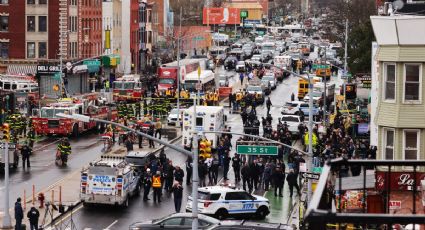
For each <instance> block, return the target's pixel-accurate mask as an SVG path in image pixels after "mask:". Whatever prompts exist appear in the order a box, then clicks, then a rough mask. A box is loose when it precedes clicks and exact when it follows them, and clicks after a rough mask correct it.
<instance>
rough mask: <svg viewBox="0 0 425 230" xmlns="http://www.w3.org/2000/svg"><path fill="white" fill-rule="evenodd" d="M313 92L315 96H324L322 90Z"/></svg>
mask: <svg viewBox="0 0 425 230" xmlns="http://www.w3.org/2000/svg"><path fill="white" fill-rule="evenodd" d="M311 94H312V95H313V97H321V96H322V92H317V91H316V92H315V91H313V92H311ZM307 95H308V94H307Z"/></svg>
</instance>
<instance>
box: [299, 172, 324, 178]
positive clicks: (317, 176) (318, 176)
mask: <svg viewBox="0 0 425 230" xmlns="http://www.w3.org/2000/svg"><path fill="white" fill-rule="evenodd" d="M303 177H304V178H305V179H313V180H318V179H319V178H320V174H316V173H310V172H305V173H303Z"/></svg>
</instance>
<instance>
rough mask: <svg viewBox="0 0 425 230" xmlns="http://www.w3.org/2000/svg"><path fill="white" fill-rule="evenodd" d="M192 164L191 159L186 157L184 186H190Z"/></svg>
mask: <svg viewBox="0 0 425 230" xmlns="http://www.w3.org/2000/svg"><path fill="white" fill-rule="evenodd" d="M192 162H193V160H192V157H191V156H188V157H187V160H186V185H190V179H191V178H192V167H193V163H192Z"/></svg>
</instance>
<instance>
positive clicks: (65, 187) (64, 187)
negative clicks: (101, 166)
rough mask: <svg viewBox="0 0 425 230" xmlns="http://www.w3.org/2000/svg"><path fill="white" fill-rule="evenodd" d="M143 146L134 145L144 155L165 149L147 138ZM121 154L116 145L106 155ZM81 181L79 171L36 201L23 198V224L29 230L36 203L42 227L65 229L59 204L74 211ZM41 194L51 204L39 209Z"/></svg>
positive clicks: (49, 189)
mask: <svg viewBox="0 0 425 230" xmlns="http://www.w3.org/2000/svg"><path fill="white" fill-rule="evenodd" d="M180 137H181V131H180V130H178V131H177V137H176V138H175V139H173V140H168V141H169V142H170V143H173V142H175V141H176V140H178V139H179V138H180ZM143 145H144V148H142V149H139V148H138V144H134V149H135V151H138V152H143V153H148V152H154V153H159V152H160V151H159V150H160V149H162V148H163V145H156V148H148V147H147V146H148V140H147V139H146V138H144V142H143ZM121 152H126V150H125V147H124V146H123V145H121V146H119V145H118V144H115V145H114V146H113V147H112V150H111V151H109V152H108V153H106V154H108V155H109V154H112V155H113V154H114V153H115V154H116V153H121ZM80 179H81V171H80V170H77V171H74V172H71V173H70V174H68V175H67V176H65V177H64V178H62V179H60V180H58V181H56V182H55V183H53V184H52V185H50V186H49V187H47V188H44V189H41V190H40V191H36V193H35V200H34V201H33V198H32V196H31V195H30V196H27V197H26V198H23V201H22V208H24V217H25V218H24V220H23V221H22V222H23V224H25V225H26V226H27V229H28V227H29V222H28V219H27V218H26V214H27V212H28V211H29V210H30V209H31V207H32V204H33V203H34V206H35V207H36V208H37V209H38V210H39V212H40V219H39V225H40V226H47V225H49V224H50V223H52V222H57V224H56V225H61V226H62V227H64V225H66V223H61V220H60V219H59V218H60V217H61V213H59V204H62V205H63V206H64V207H65V212H66V211H70V210H72V209H73V208H74V207H76V206H77V205H78V204H80V197H79V190H80ZM40 193H43V194H44V197H45V200H44V203H46V204H47V203H48V204H49V205H48V206H47V207H46V206H45V207H44V208H39V204H40V202H39V201H38V200H37V196H38V194H40ZM50 204H54V205H55V206H54V207H53V206H52V205H50ZM73 211H75V210H73ZM9 213H10V216H11V219H12V224H13V226H14V223H15V219H14V207H10V209H9ZM3 217H4V213H2V212H0V223H2V221H3ZM58 221H59V223H58ZM0 229H2V228H0ZM47 229H49V228H47Z"/></svg>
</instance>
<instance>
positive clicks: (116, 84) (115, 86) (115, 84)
mask: <svg viewBox="0 0 425 230" xmlns="http://www.w3.org/2000/svg"><path fill="white" fill-rule="evenodd" d="M121 88H122V82H114V89H121Z"/></svg>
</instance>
